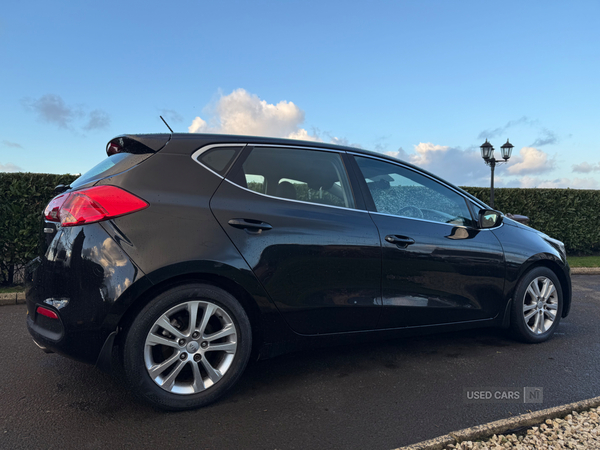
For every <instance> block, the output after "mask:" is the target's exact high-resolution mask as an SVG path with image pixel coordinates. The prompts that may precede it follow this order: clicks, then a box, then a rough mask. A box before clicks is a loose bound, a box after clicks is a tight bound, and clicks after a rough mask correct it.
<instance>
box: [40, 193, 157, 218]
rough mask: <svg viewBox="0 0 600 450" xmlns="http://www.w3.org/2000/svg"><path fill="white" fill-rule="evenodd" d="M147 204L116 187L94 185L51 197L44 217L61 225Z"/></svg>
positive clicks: (128, 212)
mask: <svg viewBox="0 0 600 450" xmlns="http://www.w3.org/2000/svg"><path fill="white" fill-rule="evenodd" d="M147 207H148V203H147V202H145V201H144V200H142V199H141V198H139V197H136V196H135V195H133V194H131V193H129V192H127V191H125V190H123V189H121V188H118V187H116V186H96V187H91V188H88V189H82V190H80V191H75V192H71V193H70V194H63V195H59V196H58V197H55V198H54V199H53V200H52V201H51V202H50V203H49V204H48V206H47V207H46V210H45V211H44V215H45V217H46V219H47V220H49V221H53V222H59V221H60V224H61V226H63V227H72V226H74V225H85V224H88V223H94V222H100V221H102V220H108V219H114V218H115V217H119V216H123V215H125V214H130V213H132V212H135V211H140V210H142V209H144V208H147Z"/></svg>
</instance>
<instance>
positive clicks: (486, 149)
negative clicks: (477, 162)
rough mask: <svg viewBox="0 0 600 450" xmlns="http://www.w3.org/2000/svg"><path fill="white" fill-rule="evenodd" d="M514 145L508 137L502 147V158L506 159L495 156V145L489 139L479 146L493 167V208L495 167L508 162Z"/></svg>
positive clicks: (484, 157) (492, 202) (492, 199)
mask: <svg viewBox="0 0 600 450" xmlns="http://www.w3.org/2000/svg"><path fill="white" fill-rule="evenodd" d="M513 147H514V145H512V144H511V143H510V142H508V139H507V140H506V144H504V145H503V146H502V147H500V150H501V152H502V158H503V159H504V161H503V160H502V159H496V158H494V146H493V145H492V144H490V143H489V142H488V140H487V139H486V140H485V142H484V143H483V144H481V146H480V147H479V148H480V149H481V157H482V158H483V160H484V161H485V163H486V164H487V165H488V166H490V168H491V169H492V184H491V189H490V206H491V207H492V208H493V207H494V169H495V168H496V164H502V163H506V162H508V160H509V159H510V155H511V153H512V149H513Z"/></svg>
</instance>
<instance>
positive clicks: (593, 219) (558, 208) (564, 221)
mask: <svg viewBox="0 0 600 450" xmlns="http://www.w3.org/2000/svg"><path fill="white" fill-rule="evenodd" d="M463 189H464V190H465V191H467V192H468V193H470V194H472V195H474V196H475V197H477V198H479V199H481V200H482V201H484V202H485V203H487V204H489V200H490V189H489V188H480V187H464V188H463ZM494 206H495V208H496V209H497V210H499V211H502V212H504V213H511V214H522V215H524V216H527V217H529V219H530V222H529V226H531V227H532V228H535V229H536V230H539V231H542V232H543V233H546V234H547V235H549V236H550V237H553V238H555V239H558V240H560V241H562V242H564V244H565V248H566V250H567V252H568V253H569V254H571V255H584V254H593V253H598V252H600V226H599V225H600V191H594V190H582V189H519V188H514V189H512V188H502V189H495V190H494Z"/></svg>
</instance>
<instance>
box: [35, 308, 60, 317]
mask: <svg viewBox="0 0 600 450" xmlns="http://www.w3.org/2000/svg"><path fill="white" fill-rule="evenodd" d="M37 313H38V314H41V315H42V316H46V317H50V318H51V319H58V315H57V314H56V313H55V312H54V311H52V310H51V309H48V308H44V307H43V306H38V307H37Z"/></svg>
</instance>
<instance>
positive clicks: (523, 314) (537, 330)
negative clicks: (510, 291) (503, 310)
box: [511, 267, 563, 343]
mask: <svg viewBox="0 0 600 450" xmlns="http://www.w3.org/2000/svg"><path fill="white" fill-rule="evenodd" d="M562 309H563V296H562V288H561V285H560V281H559V280H558V277H557V276H556V274H555V273H554V272H552V271H551V270H550V269H548V268H547V267H536V268H534V269H532V270H531V271H529V272H527V273H526V274H525V275H524V276H523V278H521V280H520V281H519V283H518V284H517V287H516V289H515V295H514V298H513V303H512V308H511V331H512V334H513V336H514V337H516V338H517V339H519V340H521V341H524V342H530V343H536V342H543V341H546V340H548V339H549V338H550V337H551V336H552V335H553V334H554V331H555V330H556V327H557V326H558V323H559V322H560V316H561V314H562Z"/></svg>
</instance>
